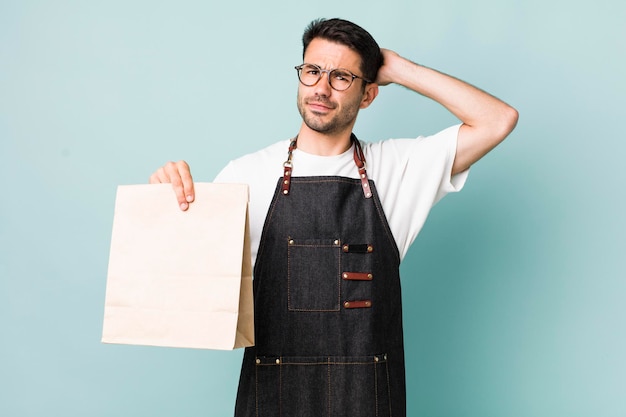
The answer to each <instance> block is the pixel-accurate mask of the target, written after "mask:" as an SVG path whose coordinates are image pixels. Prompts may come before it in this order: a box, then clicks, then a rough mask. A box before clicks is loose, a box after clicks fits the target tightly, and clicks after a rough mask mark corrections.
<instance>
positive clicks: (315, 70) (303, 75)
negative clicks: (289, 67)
mask: <svg viewBox="0 0 626 417" xmlns="http://www.w3.org/2000/svg"><path fill="white" fill-rule="evenodd" d="M324 72H325V73H326V74H327V75H328V81H329V82H330V85H331V87H333V88H334V89H335V90H339V91H342V90H345V89H347V88H348V87H350V85H351V84H352V80H353V79H354V77H353V74H352V73H351V72H349V71H348V70H344V69H340V68H337V69H334V70H323V69H321V68H320V67H318V66H317V65H312V64H304V65H302V66H301V67H300V68H299V69H298V77H299V78H300V82H301V83H302V84H304V85H306V86H307V87H311V86H313V85H315V84H317V82H318V81H319V80H320V79H321V78H322V73H324Z"/></svg>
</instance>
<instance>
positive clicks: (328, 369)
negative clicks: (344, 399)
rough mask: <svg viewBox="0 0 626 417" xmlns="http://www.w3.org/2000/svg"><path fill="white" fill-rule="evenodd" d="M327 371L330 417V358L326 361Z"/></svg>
mask: <svg viewBox="0 0 626 417" xmlns="http://www.w3.org/2000/svg"><path fill="white" fill-rule="evenodd" d="M326 369H327V372H328V417H330V410H331V402H330V392H331V386H330V357H329V358H328V359H327V360H326Z"/></svg>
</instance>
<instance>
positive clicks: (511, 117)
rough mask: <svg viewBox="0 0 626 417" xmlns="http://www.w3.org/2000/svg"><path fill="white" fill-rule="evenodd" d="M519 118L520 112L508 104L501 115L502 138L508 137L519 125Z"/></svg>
mask: <svg viewBox="0 0 626 417" xmlns="http://www.w3.org/2000/svg"><path fill="white" fill-rule="evenodd" d="M518 120H519V112H518V111H517V110H516V109H515V108H513V107H511V106H509V105H506V106H505V108H504V109H503V110H502V115H501V117H500V123H499V124H500V128H501V136H502V139H503V140H504V138H506V137H507V136H508V135H509V134H510V133H511V132H512V131H513V129H515V126H517V121H518Z"/></svg>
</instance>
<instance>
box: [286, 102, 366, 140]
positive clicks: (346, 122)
mask: <svg viewBox="0 0 626 417" xmlns="http://www.w3.org/2000/svg"><path fill="white" fill-rule="evenodd" d="M297 101H298V111H299V112H300V116H302V120H303V121H304V123H305V124H306V125H307V127H308V128H309V129H311V130H314V131H316V132H319V133H323V134H335V133H341V132H343V131H345V129H346V128H351V126H352V124H353V123H354V120H355V119H356V116H357V114H358V113H359V105H360V103H361V97H360V96H358V95H357V96H356V97H355V98H354V100H351V101H346V102H344V103H343V106H341V108H340V110H339V111H338V112H336V113H335V114H334V115H333V116H332V117H331V118H330V119H329V120H324V118H327V117H328V116H327V115H320V114H317V113H316V112H314V111H311V110H310V109H308V108H307V105H308V104H309V103H320V104H323V105H325V106H327V107H328V108H329V109H331V110H332V111H335V110H336V109H337V108H338V107H339V105H338V104H337V103H335V102H332V101H330V99H329V98H328V97H327V96H321V95H315V96H310V97H302V96H301V94H300V91H298V100H297Z"/></svg>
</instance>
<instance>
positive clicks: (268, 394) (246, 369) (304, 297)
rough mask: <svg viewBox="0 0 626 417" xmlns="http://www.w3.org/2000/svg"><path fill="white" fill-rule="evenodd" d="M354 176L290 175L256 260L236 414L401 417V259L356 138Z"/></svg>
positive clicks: (280, 190) (281, 185) (274, 204)
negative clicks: (250, 337) (251, 329)
mask: <svg viewBox="0 0 626 417" xmlns="http://www.w3.org/2000/svg"><path fill="white" fill-rule="evenodd" d="M352 142H353V144H354V156H355V163H356V165H357V167H356V168H355V169H358V170H359V173H360V179H351V178H344V177H336V176H323V177H293V178H291V152H292V151H293V149H294V148H295V140H294V142H292V145H291V146H290V149H289V159H288V161H287V162H285V175H284V176H283V178H280V180H279V181H278V184H277V187H276V192H275V195H274V198H273V200H272V203H271V205H270V207H269V211H268V214H267V217H266V219H265V225H264V228H263V233H262V235H261V241H260V245H259V251H258V254H257V259H256V264H255V268H254V295H255V297H254V299H255V339H256V345H255V346H254V347H250V348H247V349H246V351H245V353H244V358H243V364H242V369H241V378H240V382H239V390H238V393H237V403H236V406H235V416H236V417H253V416H254V417H257V416H258V417H278V416H282V417H326V416H328V417H347V416H353V417H375V416H381V417H382V416H394V417H404V416H405V414H406V405H405V403H406V399H405V377H404V349H403V338H402V304H401V295H400V276H399V265H400V258H399V252H398V248H397V246H396V243H395V240H394V238H393V236H392V234H391V230H390V229H389V225H388V224H387V220H386V218H385V215H384V213H383V210H382V206H381V204H380V200H379V198H378V194H377V192H376V188H375V186H374V183H373V182H372V181H369V180H368V179H367V174H366V172H365V166H364V162H365V161H364V158H363V153H362V151H361V147H360V144H359V143H358V140H357V139H356V137H354V135H353V136H352Z"/></svg>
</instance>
